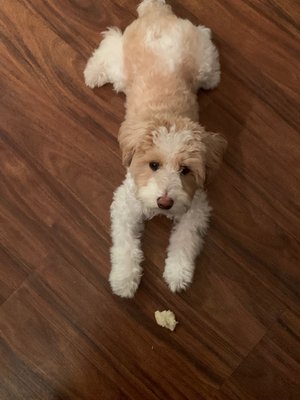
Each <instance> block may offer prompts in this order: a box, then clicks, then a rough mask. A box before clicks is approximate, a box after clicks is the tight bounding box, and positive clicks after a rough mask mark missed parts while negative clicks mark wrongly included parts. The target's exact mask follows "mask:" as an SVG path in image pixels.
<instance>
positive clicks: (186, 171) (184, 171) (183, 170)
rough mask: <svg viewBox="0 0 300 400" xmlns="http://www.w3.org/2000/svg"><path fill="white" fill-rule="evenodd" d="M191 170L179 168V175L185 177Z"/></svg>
mask: <svg viewBox="0 0 300 400" xmlns="http://www.w3.org/2000/svg"><path fill="white" fill-rule="evenodd" d="M190 171H191V170H190V169H189V168H188V167H181V170H180V174H181V175H187V174H188V173H189V172H190Z"/></svg>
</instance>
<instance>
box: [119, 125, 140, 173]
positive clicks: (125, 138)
mask: <svg viewBox="0 0 300 400" xmlns="http://www.w3.org/2000/svg"><path fill="white" fill-rule="evenodd" d="M118 140H119V144H120V149H121V152H122V163H123V165H124V167H126V168H127V167H129V166H130V164H131V160H132V157H133V155H134V152H135V149H136V145H137V141H136V135H135V134H134V129H133V127H132V125H131V124H130V122H129V121H124V122H123V123H122V125H121V127H120V130H119V136H118Z"/></svg>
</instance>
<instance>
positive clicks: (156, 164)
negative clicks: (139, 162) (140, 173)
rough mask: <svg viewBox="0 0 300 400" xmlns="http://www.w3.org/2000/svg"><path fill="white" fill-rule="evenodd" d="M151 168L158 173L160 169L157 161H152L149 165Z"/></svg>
mask: <svg viewBox="0 0 300 400" xmlns="http://www.w3.org/2000/svg"><path fill="white" fill-rule="evenodd" d="M149 167H150V168H151V169H152V171H157V170H158V168H159V163H158V162H156V161H151V162H150V163H149Z"/></svg>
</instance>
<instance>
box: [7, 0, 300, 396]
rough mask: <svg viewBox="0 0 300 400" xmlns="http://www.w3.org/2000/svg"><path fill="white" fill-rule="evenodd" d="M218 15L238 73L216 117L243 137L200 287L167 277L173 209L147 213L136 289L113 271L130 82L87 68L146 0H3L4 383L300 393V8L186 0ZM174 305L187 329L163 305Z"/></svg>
mask: <svg viewBox="0 0 300 400" xmlns="http://www.w3.org/2000/svg"><path fill="white" fill-rule="evenodd" d="M171 4H172V6H173V8H174V10H175V11H176V13H177V14H178V15H180V16H181V17H183V18H189V19H190V20H191V21H192V22H194V23H195V24H200V23H201V24H204V25H207V26H209V27H210V28H211V29H212V30H213V34H214V38H215V41H216V43H217V44H218V47H219V48H220V53H221V62H222V82H221V84H220V86H219V88H218V89H216V90H214V91H212V92H202V93H200V95H199V107H200V113H201V122H202V123H203V124H204V125H205V126H206V127H207V128H208V129H210V130H212V131H220V132H222V133H224V134H225V135H226V136H227V138H228V141H229V149H228V152H227V154H226V157H225V163H224V166H223V168H222V170H221V171H220V174H219V176H218V178H217V179H216V182H215V184H214V185H213V186H212V187H211V189H210V192H209V197H210V201H211V203H212V205H213V208H214V213H213V218H212V223H211V227H210V230H209V233H208V236H207V239H206V244H205V247H204V250H203V252H202V254H201V256H200V258H199V260H198V264H197V271H196V274H195V279H194V282H193V285H192V287H191V288H190V289H189V290H188V291H187V292H186V293H183V294H180V295H173V294H172V293H171V292H170V291H169V290H168V288H167V287H166V285H165V284H164V282H163V279H162V272H163V267H164V258H165V256H166V246H167V243H168V236H169V231H170V228H171V226H170V223H169V221H166V220H165V219H163V218H157V219H155V220H152V221H150V222H149V223H147V227H146V232H145V236H144V239H143V248H144V252H145V262H144V267H145V268H144V276H143V280H142V284H141V286H140V289H139V291H138V293H137V295H136V297H135V299H134V300H132V301H125V300H122V299H119V298H117V297H115V296H113V295H112V293H111V291H110V288H109V285H108V281H107V278H108V274H109V269H110V265H109V246H110V221H109V207H110V203H111V199H112V194H113V191H114V189H115V188H116V187H117V186H118V185H119V184H120V182H121V181H122V179H123V176H124V170H123V168H122V166H121V160H120V153H119V149H118V144H117V140H116V137H117V132H118V128H119V125H120V123H121V121H122V118H123V116H124V106H123V103H124V96H122V95H118V94H116V93H115V92H113V90H112V88H111V87H110V86H105V87H103V88H99V89H96V90H95V91H91V90H90V89H88V88H86V87H85V85H84V82H83V75H82V71H83V68H84V66H85V63H86V61H87V58H88V57H89V56H90V54H91V52H92V50H93V48H95V47H96V46H97V44H98V42H99V38H100V36H99V33H100V32H101V31H102V30H104V29H105V28H106V27H107V26H112V25H117V26H119V27H120V28H122V29H124V28H125V27H126V26H127V25H128V24H129V23H130V22H131V21H132V20H133V19H134V18H135V15H136V6H137V1H135V0H129V1H124V0H113V1H109V0H104V1H101V2H100V1H96V0H80V1H77V0H76V1H75V0H68V1H58V0H51V1H47V2H46V1H43V0H12V1H10V0H4V1H2V3H1V9H0V35H1V41H0V86H1V88H0V89H1V90H0V135H1V142H0V199H1V202H0V217H1V231H0V233H1V248H0V260H1V269H0V398H1V400H2V399H3V400H8V399H9V400H12V399H13V400H18V399H26V400H28V399H30V400H35V399H42V400H45V399H57V400H58V399H62V400H67V399H80V400H84V399H100V398H101V400H111V399H116V400H117V399H141V398H144V399H149V400H154V399H189V400H194V399H195V400H202V399H204V400H208V399H214V398H218V399H220V400H226V399H227V400H237V399H239V400H244V399H245V400H260V399H263V400H269V399H270V400H274V399H277V398H278V399H279V398H280V400H286V399H298V398H299V396H300V394H299V387H300V382H299V373H300V369H299V348H300V347H299V326H300V325H299V313H300V301H299V295H300V293H299V292H300V272H299V259H300V257H299V255H300V247H299V242H300V237H299V225H300V212H299V198H300V178H299V177H300V173H299V172H300V171H299V157H300V139H299V128H298V127H299V124H300V112H299V102H300V90H299V79H300V76H299V75H300V74H299V68H297V65H298V64H299V54H300V40H299V36H300V35H299V22H300V8H299V6H298V5H297V2H293V1H290V0H284V1H283V0H276V1H272V2H269V1H266V0H242V1H234V0H226V1H224V0H222V1H221V0H211V1H209V2H208V1H206V2H199V1H196V0H187V1H185V2H179V1H177V0H173V1H171ZM157 309H159V310H162V309H172V310H173V311H174V312H175V314H176V317H177V319H178V320H179V326H178V328H177V329H176V331H175V333H173V334H170V333H169V332H168V331H165V330H162V329H161V328H160V327H158V326H157V325H156V324H155V322H154V318H153V313H154V311H155V310H157Z"/></svg>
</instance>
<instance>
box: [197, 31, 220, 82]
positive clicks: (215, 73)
mask: <svg viewBox="0 0 300 400" xmlns="http://www.w3.org/2000/svg"><path fill="white" fill-rule="evenodd" d="M197 29H198V31H199V43H200V49H199V70H198V74H197V77H196V87H197V89H200V88H202V89H207V90H208V89H214V88H215V87H216V86H218V84H219V82H220V75H221V72H220V62H219V53H218V50H217V48H216V46H215V45H214V44H213V42H212V40H211V30H210V29H209V28H206V27H205V26H202V25H199V26H198V27H197Z"/></svg>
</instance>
